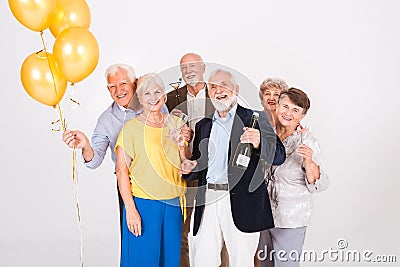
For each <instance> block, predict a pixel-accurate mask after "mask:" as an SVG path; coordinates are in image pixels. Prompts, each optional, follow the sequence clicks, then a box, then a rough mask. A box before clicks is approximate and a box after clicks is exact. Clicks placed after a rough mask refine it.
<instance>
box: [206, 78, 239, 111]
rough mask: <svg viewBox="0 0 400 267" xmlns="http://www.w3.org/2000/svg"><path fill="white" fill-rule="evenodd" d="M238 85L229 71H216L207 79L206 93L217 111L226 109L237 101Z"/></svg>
mask: <svg viewBox="0 0 400 267" xmlns="http://www.w3.org/2000/svg"><path fill="white" fill-rule="evenodd" d="M238 93H239V86H238V85H236V84H235V83H234V82H233V80H232V76H231V75H230V73H228V72H225V71H218V72H216V73H215V74H214V75H212V76H211V77H210V80H209V81H208V95H209V96H210V99H211V101H212V103H213V105H214V107H215V109H216V110H217V111H227V110H230V109H231V107H232V106H233V105H234V104H235V103H236V101H237V94H238Z"/></svg>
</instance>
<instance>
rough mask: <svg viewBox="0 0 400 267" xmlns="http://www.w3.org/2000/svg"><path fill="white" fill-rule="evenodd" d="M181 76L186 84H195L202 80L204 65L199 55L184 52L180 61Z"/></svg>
mask: <svg viewBox="0 0 400 267" xmlns="http://www.w3.org/2000/svg"><path fill="white" fill-rule="evenodd" d="M180 68H181V72H182V78H183V80H184V81H185V83H186V84H189V85H191V86H195V85H196V84H197V83H199V82H203V81H204V72H205V70H206V65H205V64H204V62H203V60H202V59H201V57H200V56H199V55H196V54H186V55H185V56H183V57H182V59H181V62H180Z"/></svg>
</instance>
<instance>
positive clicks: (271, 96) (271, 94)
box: [261, 87, 281, 112]
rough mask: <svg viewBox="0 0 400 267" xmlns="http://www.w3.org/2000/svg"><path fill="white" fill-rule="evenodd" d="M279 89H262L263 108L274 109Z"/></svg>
mask: <svg viewBox="0 0 400 267" xmlns="http://www.w3.org/2000/svg"><path fill="white" fill-rule="evenodd" d="M280 94H281V90H280V89H278V88H276V87H269V88H266V89H265V90H264V91H263V94H262V100H261V104H262V105H263V107H264V108H265V109H269V110H271V111H273V112H274V111H276V107H277V105H278V99H279V95H280Z"/></svg>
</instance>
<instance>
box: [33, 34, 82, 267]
mask: <svg viewBox="0 0 400 267" xmlns="http://www.w3.org/2000/svg"><path fill="white" fill-rule="evenodd" d="M40 38H41V39H42V44H43V50H44V52H45V53H46V55H47V49H46V42H45V39H44V37H43V31H41V32H40ZM47 61H48V64H49V68H50V72H51V77H52V79H53V84H54V91H56V81H55V79H54V74H53V71H52V69H51V65H50V60H49V58H48V57H47ZM71 100H72V99H71ZM78 104H79V103H78ZM54 108H56V109H57V111H58V116H59V119H58V120H56V121H53V122H52V123H51V124H52V125H55V124H58V123H60V122H61V127H60V128H59V129H52V131H53V132H59V131H61V130H62V131H63V132H65V130H67V123H66V122H65V119H64V118H63V115H62V111H61V107H60V104H59V103H58V104H57V105H56V106H55V107H54ZM72 184H73V185H74V187H75V205H76V212H77V218H78V226H79V234H80V240H81V253H80V265H81V267H83V235H82V222H81V213H80V208H79V195H78V173H77V168H76V148H75V147H74V149H73V151H72Z"/></svg>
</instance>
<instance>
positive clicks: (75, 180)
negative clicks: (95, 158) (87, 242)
mask: <svg viewBox="0 0 400 267" xmlns="http://www.w3.org/2000/svg"><path fill="white" fill-rule="evenodd" d="M72 183H73V184H74V186H75V203H76V211H77V218H78V225H79V234H80V239H81V255H80V261H81V267H83V235H82V222H81V210H80V208H79V194H78V193H79V191H78V172H77V168H76V148H75V147H74V149H73V152H72Z"/></svg>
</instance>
